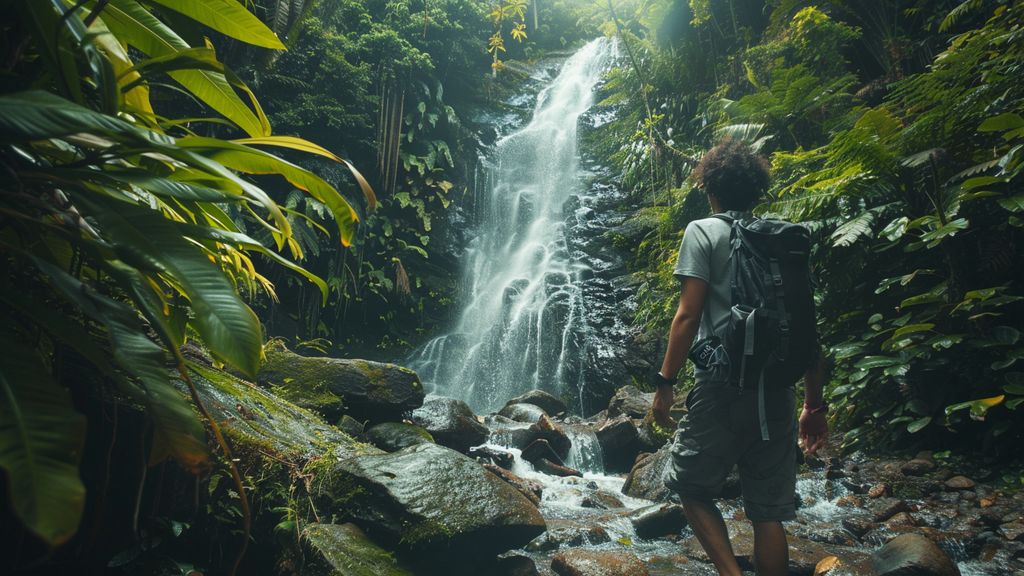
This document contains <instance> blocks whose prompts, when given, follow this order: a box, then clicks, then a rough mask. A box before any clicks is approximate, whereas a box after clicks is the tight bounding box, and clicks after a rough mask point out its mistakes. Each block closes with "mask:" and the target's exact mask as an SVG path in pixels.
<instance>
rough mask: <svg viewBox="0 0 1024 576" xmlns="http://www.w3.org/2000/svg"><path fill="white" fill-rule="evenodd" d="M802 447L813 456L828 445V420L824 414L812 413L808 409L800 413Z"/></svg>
mask: <svg viewBox="0 0 1024 576" xmlns="http://www.w3.org/2000/svg"><path fill="white" fill-rule="evenodd" d="M799 443H800V446H801V447H802V448H803V449H804V453H805V454H808V455H812V454H814V453H815V452H817V451H818V450H821V449H822V448H825V446H827V445H828V420H826V419H825V413H824V412H817V413H814V412H811V411H809V410H808V409H807V408H806V407H804V409H803V411H801V412H800V441H799Z"/></svg>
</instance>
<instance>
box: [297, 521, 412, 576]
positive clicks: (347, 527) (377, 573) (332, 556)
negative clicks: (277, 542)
mask: <svg viewBox="0 0 1024 576" xmlns="http://www.w3.org/2000/svg"><path fill="white" fill-rule="evenodd" d="M302 539H303V542H304V543H305V544H306V546H307V547H308V549H309V552H308V553H307V554H306V564H305V565H304V566H303V567H302V573H303V575H309V576H336V575H337V576H342V575H343V576H412V574H413V572H412V571H411V570H410V569H409V568H408V567H407V566H404V565H402V564H401V563H400V562H399V561H398V560H396V559H395V557H394V555H393V554H392V553H390V552H388V551H387V550H385V549H383V548H381V547H380V546H378V545H376V544H374V543H373V542H372V541H371V540H370V539H369V538H367V537H366V534H364V533H363V531H362V530H360V529H359V528H358V527H357V526H356V525H354V524H309V525H308V526H306V528H305V529H304V530H303V531H302Z"/></svg>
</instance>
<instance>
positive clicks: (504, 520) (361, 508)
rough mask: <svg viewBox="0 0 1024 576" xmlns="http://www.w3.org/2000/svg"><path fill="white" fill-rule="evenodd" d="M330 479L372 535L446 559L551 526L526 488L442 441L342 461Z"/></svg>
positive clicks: (488, 550)
mask: <svg viewBox="0 0 1024 576" xmlns="http://www.w3.org/2000/svg"><path fill="white" fill-rule="evenodd" d="M334 471H335V472H336V473H335V474H333V475H332V476H333V477H334V480H329V481H328V483H329V484H330V485H328V486H325V491H326V492H333V501H334V502H335V503H336V504H340V505H341V506H342V507H343V511H344V512H345V513H346V514H348V515H350V516H352V517H353V519H354V521H356V522H357V523H358V524H360V525H361V526H362V527H364V528H365V529H366V530H367V531H368V532H369V533H370V534H371V535H372V536H374V537H377V538H379V539H381V540H385V541H391V542H394V543H396V544H401V546H402V547H406V548H408V549H410V550H412V551H413V552H416V553H420V554H422V555H424V556H425V557H430V558H431V559H433V560H435V561H443V560H444V558H445V557H446V556H452V557H460V561H461V562H465V561H466V559H467V558H493V556H495V555H497V554H499V553H501V552H504V551H506V550H510V549H512V548H517V547H520V546H523V545H525V544H526V543H527V542H529V541H530V540H532V539H533V538H535V537H536V536H538V535H539V534H541V533H542V532H544V530H545V528H546V526H545V523H544V519H543V518H542V517H541V515H540V512H539V511H538V510H537V507H536V506H534V505H533V503H532V502H530V500H529V499H527V498H526V496H524V495H522V494H521V493H520V492H519V491H518V490H516V489H515V488H514V487H512V486H511V485H509V484H508V483H507V482H506V481H504V480H502V479H501V478H498V477H497V476H495V475H494V474H492V473H491V472H489V471H488V470H486V469H485V468H483V467H482V466H481V465H480V464H478V463H477V462H475V461H474V460H472V459H470V458H468V457H466V456H463V455H462V454H459V453H458V452H455V451H454V450H450V449H448V448H445V447H443V446H438V445H436V444H419V445H416V446H411V447H409V448H405V449H403V450H399V451H398V452H394V453H391V454H361V455H356V456H352V457H349V458H343V459H341V460H340V461H338V462H337V463H336V465H335V467H334Z"/></svg>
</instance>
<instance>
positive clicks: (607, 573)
mask: <svg viewBox="0 0 1024 576" xmlns="http://www.w3.org/2000/svg"><path fill="white" fill-rule="evenodd" d="M551 569H552V570H554V572H555V574H558V576H647V574H648V572H647V566H645V565H644V563H643V562H642V561H641V560H640V559H639V558H637V557H636V555H635V554H633V553H631V552H600V551H597V550H582V549H579V550H566V551H564V552H559V553H557V554H555V556H554V557H553V558H552V559H551Z"/></svg>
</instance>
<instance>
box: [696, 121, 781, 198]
mask: <svg viewBox="0 0 1024 576" xmlns="http://www.w3.org/2000/svg"><path fill="white" fill-rule="evenodd" d="M770 179H771V177H770V175H769V166H768V161H767V160H765V159H764V158H763V157H761V156H758V155H757V154H755V153H754V151H753V150H751V149H750V146H747V145H746V144H744V143H743V142H741V141H739V140H737V139H735V138H726V139H725V140H722V141H721V142H719V143H718V144H717V145H715V147H714V148H712V149H711V150H708V152H707V154H705V155H704V157H703V158H701V159H700V162H698V163H697V167H696V168H694V169H693V181H694V183H695V185H696V186H697V188H700V189H701V190H703V191H704V192H705V193H706V194H708V195H709V196H715V197H716V198H718V202H719V204H721V208H722V209H723V210H749V209H751V208H753V207H754V204H755V203H756V202H757V201H758V199H759V198H761V195H762V194H764V193H765V191H766V190H768V183H769V181H770Z"/></svg>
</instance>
